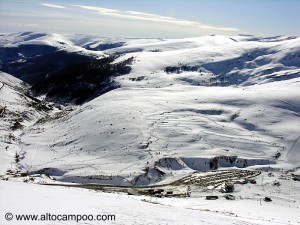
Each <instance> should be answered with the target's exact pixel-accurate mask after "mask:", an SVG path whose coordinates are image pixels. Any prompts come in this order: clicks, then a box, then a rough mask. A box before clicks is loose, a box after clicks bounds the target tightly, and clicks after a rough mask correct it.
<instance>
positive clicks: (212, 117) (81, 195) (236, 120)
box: [0, 32, 300, 224]
mask: <svg viewBox="0 0 300 225" xmlns="http://www.w3.org/2000/svg"><path fill="white" fill-rule="evenodd" d="M29 44H39V45H50V46H55V47H57V48H59V49H61V50H63V51H70V52H77V53H78V54H85V55H92V56H93V57H96V58H98V57H103V56H107V55H112V54H121V53H122V56H121V57H120V58H118V59H117V60H123V59H126V58H129V57H132V56H133V57H134V62H133V64H132V71H131V72H130V73H129V74H128V75H124V76H119V77H117V78H116V82H117V83H118V84H119V86H120V88H118V89H115V90H113V91H110V92H108V93H106V94H104V95H101V96H99V97H97V98H95V99H93V100H91V101H89V102H86V103H84V104H83V105H79V106H68V107H63V106H58V105H54V104H52V103H47V104H46V103H45V104H46V105H47V107H48V109H47V110H40V109H39V108H38V107H37V105H36V104H37V103H36V101H37V100H36V99H33V98H32V97H30V96H28V94H26V93H27V92H26V91H27V88H28V87H27V86H26V84H23V83H22V82H21V81H20V80H18V79H16V78H14V77H13V76H11V75H9V74H6V73H1V74H0V88H1V86H2V88H1V89H0V123H1V129H0V134H1V139H0V148H1V149H2V150H1V151H2V153H1V154H0V175H3V176H2V179H3V180H8V181H1V182H0V189H1V191H0V193H1V203H0V204H1V205H0V206H1V215H0V224H19V223H21V222H16V221H10V222H6V221H5V220H4V214H5V213H7V212H11V213H13V214H17V213H19V214H21V213H23V212H24V213H28V214H29V213H35V214H39V213H45V212H51V213H55V212H57V213H82V214H83V213H85V212H86V213H88V214H99V213H103V212H105V213H109V214H116V217H117V219H116V221H109V222H105V223H107V224H109V223H111V224H157V223H159V224H202V223H203V224H204V223H205V224H299V222H300V220H299V218H298V217H299V216H297V215H299V213H300V210H299V201H300V194H299V193H300V192H299V191H300V184H299V181H297V180H296V179H293V178H295V177H294V176H296V175H297V174H299V166H300V158H299V154H300V149H299V146H300V144H299V143H300V38H298V37H284V36H281V37H275V38H255V37H252V36H236V37H223V36H207V37H199V38H186V39H176V40H175V39H174V40H168V39H117V38H116V39H108V38H98V37H92V36H83V35H77V36H76V35H57V34H38V33H30V32H28V33H22V34H13V35H6V36H5V35H2V36H1V37H0V45H1V46H3V47H12V46H22V45H29ZM39 98H40V99H43V96H41V97H39ZM43 104H44V103H43ZM16 154H17V155H18V157H17V158H18V160H17V161H18V162H17V161H16ZM212 169H213V171H212V172H209V173H207V171H210V170H212ZM8 170H9V171H8ZM215 170H216V171H221V174H223V176H225V175H224V174H225V170H226V171H228V170H230V171H231V170H232V171H237V170H238V171H258V173H257V174H259V175H258V176H256V177H254V178H253V179H255V180H256V183H255V184H251V183H247V184H241V182H237V183H236V187H235V190H234V192H233V194H234V195H235V197H236V200H235V201H230V200H226V199H225V198H224V193H221V192H220V186H218V185H219V184H220V183H217V182H215V183H212V184H210V185H206V186H204V185H203V186H201V185H197V184H193V183H189V185H191V189H192V192H191V196H190V197H186V198H175V197H172V198H157V197H150V196H140V195H136V196H128V195H126V194H124V193H105V192H100V191H99V192H96V191H88V190H86V189H80V188H77V189H76V188H73V187H55V186H39V185H37V184H45V183H46V184H55V185H71V184H72V185H73V186H74V185H81V184H85V185H90V184H93V185H95V184H98V185H110V186H135V187H141V186H148V185H152V186H156V185H166V186H168V185H171V186H172V185H174V182H175V183H176V182H179V180H180V179H181V178H186V177H192V175H193V174H196V175H195V176H197V174H200V175H199V176H202V175H203V176H205V177H207V179H208V180H209V179H210V175H211V174H214V173H215V172H216V171H215ZM223 170H224V171H223ZM7 171H8V172H7ZM16 171H17V174H16ZM222 171H223V172H224V173H222ZM21 173H25V175H24V174H23V175H24V176H23V177H22V176H21V175H20V174H21ZM216 177H217V175H216V174H215V175H214V177H213V176H212V177H211V179H215V178H216ZM221 178H222V179H223V180H224V181H225V180H228V179H230V178H229V177H226V176H225V177H221ZM239 178H240V179H238V178H237V180H241V179H242V178H243V177H239ZM218 179H219V178H218ZM223 180H222V181H223ZM21 181H24V182H28V183H32V184H23V183H21ZM180 185H187V184H180ZM162 187H165V186H162ZM206 195H217V196H219V199H218V200H215V201H209V200H205V196H206ZM265 197H271V199H272V201H271V202H265V201H264V198H265ZM158 221H159V222H158ZM23 223H25V222H23ZM43 224H57V223H55V222H53V221H52V222H51V221H48V222H45V223H43ZM65 224H75V223H74V222H71V221H69V222H65ZM80 224H99V223H96V222H95V221H92V222H90V221H86V222H82V223H80Z"/></svg>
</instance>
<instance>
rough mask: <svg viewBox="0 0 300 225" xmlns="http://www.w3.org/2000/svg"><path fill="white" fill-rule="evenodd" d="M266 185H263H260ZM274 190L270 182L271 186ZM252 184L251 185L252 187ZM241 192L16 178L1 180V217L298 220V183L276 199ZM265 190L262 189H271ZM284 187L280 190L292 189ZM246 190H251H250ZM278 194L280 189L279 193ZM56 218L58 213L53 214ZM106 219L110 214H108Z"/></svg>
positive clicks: (156, 221)
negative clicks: (110, 187)
mask: <svg viewBox="0 0 300 225" xmlns="http://www.w3.org/2000/svg"><path fill="white" fill-rule="evenodd" d="M262 188H263V187H262V186H261V185H259V189H262ZM265 188H266V191H269V186H268V185H266V186H265ZM247 189H248V190H247ZM247 189H245V190H243V191H241V193H239V195H241V196H240V198H238V199H237V200H236V201H228V200H225V199H220V200H218V202H217V203H216V202H213V203H211V202H208V201H207V200H205V199H204V196H198V197H196V198H181V199H175V198H166V199H161V198H153V197H145V196H128V195H124V194H116V193H101V192H96V191H90V190H82V189H74V188H69V189H66V188H63V187H49V186H37V185H33V184H22V183H16V182H3V181H0V190H1V192H0V197H1V202H0V212H1V216H0V223H1V224H3V225H6V224H22V223H24V224H25V223H26V224H29V223H37V222H32V221H26V222H25V221H23V222H21V221H17V219H16V216H17V215H22V214H23V215H37V216H38V218H41V216H42V215H45V214H46V213H49V214H51V215H53V216H57V215H78V219H80V218H82V220H79V221H78V223H76V221H75V220H67V221H59V223H62V222H63V223H64V224H120V225H121V224H151V225H152V224H153V225H156V224H161V225H167V224H181V225H183V224H215V225H218V224H228V225H231V224H248V225H258V224H261V225H265V224H267V225H273V224H297V223H299V220H298V217H297V215H298V214H299V209H298V207H299V201H294V199H295V198H294V197H295V196H297V191H298V192H299V188H298V189H294V190H293V191H292V193H290V196H289V197H286V196H285V197H282V194H279V196H280V197H278V198H276V203H275V202H270V203H267V202H264V201H260V196H259V195H256V196H251V194H250V195H247V194H246V193H247V191H248V192H249V190H250V189H249V188H248V187H247ZM266 191H263V190H261V192H262V193H264V192H266ZM288 191H290V190H289V187H286V186H285V187H282V188H281V191H280V192H283V193H285V192H288ZM245 192H246V193H245ZM277 196H278V194H277ZM6 213H11V214H12V215H13V218H12V220H11V221H7V220H5V214H6ZM84 215H93V218H95V217H96V216H97V215H113V216H115V217H114V218H115V219H114V220H113V219H108V217H104V218H106V219H107V220H106V221H96V220H91V221H90V220H86V221H84V217H83V216H84ZM53 218H54V217H53ZM103 220H104V219H103ZM57 223H58V221H55V220H54V219H52V221H51V220H48V221H42V224H47V225H48V224H49V225H50V224H57Z"/></svg>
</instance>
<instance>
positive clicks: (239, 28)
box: [0, 0, 300, 38]
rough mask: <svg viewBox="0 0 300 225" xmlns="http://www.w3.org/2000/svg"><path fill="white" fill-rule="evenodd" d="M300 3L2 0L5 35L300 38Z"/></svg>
mask: <svg viewBox="0 0 300 225" xmlns="http://www.w3.org/2000/svg"><path fill="white" fill-rule="evenodd" d="M299 12H300V0H94V1H92V0H45V1H44V0H0V32H1V33H7V32H21V31H37V32H52V33H62V34H70V33H71V34H73V33H75V34H90V35H97V36H102V37H143V38H153V37H156V38H183V37H196V36H202V35H214V34H219V35H228V36H230V35H237V34H251V35H255V36H277V35H300V26H299V22H300V16H299Z"/></svg>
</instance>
